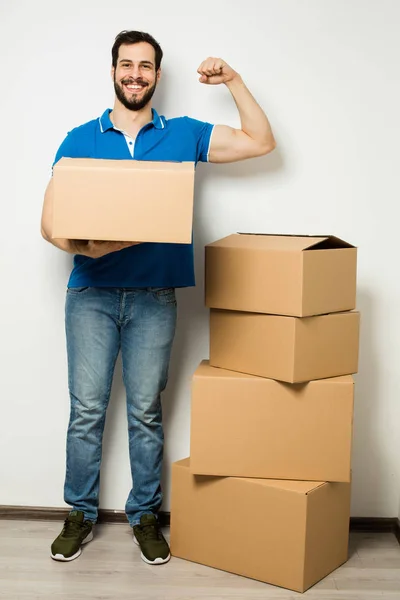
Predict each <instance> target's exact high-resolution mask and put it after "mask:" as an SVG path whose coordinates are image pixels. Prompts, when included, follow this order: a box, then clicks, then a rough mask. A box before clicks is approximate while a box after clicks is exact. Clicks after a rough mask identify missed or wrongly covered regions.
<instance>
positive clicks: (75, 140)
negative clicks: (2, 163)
mask: <svg viewBox="0 0 400 600" xmlns="http://www.w3.org/2000/svg"><path fill="white" fill-rule="evenodd" d="M110 112H111V110H110V109H107V110H106V111H105V112H104V113H103V115H102V116H101V117H100V118H99V119H95V120H93V121H89V123H85V124H84V125H81V126H80V127H77V128H75V129H73V130H72V131H70V132H69V133H68V135H67V137H66V138H65V140H64V141H63V143H62V144H61V146H60V148H59V149H58V152H57V154H56V157H55V160H54V163H53V164H55V163H56V162H58V161H59V160H60V158H63V157H69V158H105V159H114V160H122V159H125V160H127V159H128V160H129V159H131V160H154V161H158V160H165V161H193V162H195V164H197V163H198V162H199V161H202V162H207V161H208V153H209V148H210V140H211V133H212V130H213V125H211V124H210V123H204V122H202V121H197V120H195V119H191V118H189V117H179V118H176V119H166V118H165V117H163V116H159V115H158V114H157V112H156V111H155V110H153V120H152V121H151V123H148V124H147V125H145V126H144V127H142V129H141V130H140V131H139V133H138V135H137V137H136V140H135V141H134V142H133V141H132V140H130V141H129V138H126V137H125V135H124V134H123V133H122V132H121V131H119V130H117V129H115V128H114V126H113V124H112V122H111V120H110V116H109V115H110ZM132 146H133V148H132ZM193 285H195V277H194V260H193V241H192V243H191V244H164V243H157V244H156V243H148V242H146V243H142V244H139V245H137V246H131V247H130V248H124V250H120V251H118V252H112V253H111V254H107V255H106V256H103V257H101V258H89V257H86V256H81V255H76V256H74V267H73V270H72V273H71V276H70V278H69V282H68V287H86V286H89V287H122V288H132V287H135V288H145V287H188V286H193Z"/></svg>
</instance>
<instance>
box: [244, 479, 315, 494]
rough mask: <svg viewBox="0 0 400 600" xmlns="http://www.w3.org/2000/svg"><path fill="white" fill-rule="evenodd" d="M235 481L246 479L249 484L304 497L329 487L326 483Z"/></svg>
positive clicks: (276, 480) (285, 480) (275, 480)
mask: <svg viewBox="0 0 400 600" xmlns="http://www.w3.org/2000/svg"><path fill="white" fill-rule="evenodd" d="M235 479H244V480H245V481H247V482H249V483H254V484H257V485H262V486H265V487H273V488H278V489H280V490H284V491H287V492H294V493H296V494H302V495H304V496H306V495H307V494H309V493H310V492H313V491H314V490H316V489H317V488H320V487H321V486H323V485H327V483H326V482H324V481H292V480H291V479H257V478H249V477H236V478H235Z"/></svg>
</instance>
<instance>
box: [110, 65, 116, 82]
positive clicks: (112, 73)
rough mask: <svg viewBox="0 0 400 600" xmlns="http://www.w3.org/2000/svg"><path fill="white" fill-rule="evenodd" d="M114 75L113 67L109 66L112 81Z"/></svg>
mask: <svg viewBox="0 0 400 600" xmlns="http://www.w3.org/2000/svg"><path fill="white" fill-rule="evenodd" d="M114 75H115V69H114V67H111V79H112V81H114Z"/></svg>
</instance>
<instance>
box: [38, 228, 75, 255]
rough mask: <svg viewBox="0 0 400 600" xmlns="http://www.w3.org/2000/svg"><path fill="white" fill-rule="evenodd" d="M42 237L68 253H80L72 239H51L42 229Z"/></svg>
mask: <svg viewBox="0 0 400 600" xmlns="http://www.w3.org/2000/svg"><path fill="white" fill-rule="evenodd" d="M42 237H43V238H44V239H45V240H46V242H49V243H50V244H52V245H53V246H55V247H56V248H59V249H60V250H63V251H64V252H68V254H81V253H82V252H81V251H80V250H79V248H78V245H77V243H76V242H74V241H73V240H63V239H53V238H52V237H50V236H49V235H48V234H47V233H46V232H45V231H44V230H43V229H42Z"/></svg>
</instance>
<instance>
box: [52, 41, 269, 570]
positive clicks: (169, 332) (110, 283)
mask: <svg viewBox="0 0 400 600" xmlns="http://www.w3.org/2000/svg"><path fill="white" fill-rule="evenodd" d="M161 60H162V50H161V48H160V46H159V44H158V43H157V42H156V41H155V40H154V38H153V37H152V36H150V35H149V34H146V33H142V32H137V31H123V32H121V33H120V34H119V35H118V36H117V37H116V39H115V43H114V45H113V48H112V70H111V74H112V78H113V82H114V88H115V103H114V108H113V109H112V110H109V109H108V110H106V111H105V112H104V113H103V115H102V116H101V117H100V118H99V119H96V120H93V121H90V122H89V123H86V124H84V125H82V126H80V127H77V128H76V129H73V130H72V131H71V132H70V133H69V134H68V135H67V137H66V138H65V140H64V141H63V143H62V144H61V146H60V148H59V150H58V152H57V155H56V158H55V161H54V162H57V161H58V160H59V159H60V158H61V157H64V156H65V157H72V158H86V157H91V158H103V159H129V158H133V159H135V160H154V161H157V160H166V161H194V162H196V163H197V162H198V161H209V162H219V163H224V162H232V161H238V160H242V159H246V158H251V157H255V156H261V155H264V154H267V153H268V152H270V151H271V150H273V148H274V147H275V141H274V137H273V134H272V131H271V127H270V124H269V122H268V119H267V117H266V116H265V114H264V112H263V111H262V109H261V108H260V107H259V105H258V104H257V103H256V101H255V100H254V98H253V97H252V95H251V94H250V92H249V90H248V89H247V88H246V86H245V84H244V83H243V81H242V79H241V77H240V75H239V74H238V73H236V72H235V71H234V70H233V69H232V68H231V67H230V66H229V65H228V64H226V62H224V61H223V60H221V59H219V58H208V59H207V60H205V61H204V62H203V63H202V64H201V65H200V67H199V69H198V73H199V74H200V79H199V80H200V82H201V83H203V84H209V85H218V84H222V83H224V84H225V85H226V86H227V87H228V89H229V90H230V92H231V94H232V96H233V99H234V101H235V102H236V105H237V108H238V111H239V115H240V119H241V129H233V128H231V127H227V126H225V125H215V126H213V125H211V124H209V123H204V122H200V121H197V120H194V119H190V118H188V117H182V118H178V119H170V120H168V119H166V118H165V117H163V116H159V115H158V114H157V113H156V111H155V110H153V109H152V97H153V94H154V91H155V89H156V86H157V83H158V82H159V80H160V76H161V68H160V65H161ZM143 200H144V201H145V199H143ZM51 218H52V181H50V183H49V185H48V188H47V190H46V194H45V200H44V205H43V214H42V235H43V237H44V238H45V239H46V240H47V241H49V242H50V243H52V244H53V245H54V246H56V247H57V248H60V249H61V250H64V251H65V252H69V253H72V254H74V255H75V256H74V268H73V270H72V273H71V276H70V279H69V283H68V290H67V298H66V313H65V315H66V316H65V321H66V337H67V355H68V383H69V393H70V399H71V415H70V421H69V427H68V433H67V468H66V479H65V488H64V499H65V502H66V503H67V504H69V505H70V506H71V507H72V510H71V512H70V514H69V516H68V518H67V519H66V521H65V524H64V527H63V529H62V532H61V534H60V535H59V536H58V537H57V538H56V540H55V541H54V542H53V544H52V547H51V556H52V558H54V559H55V560H61V561H70V560H73V559H74V558H77V557H78V556H79V555H80V553H81V546H82V544H84V543H86V542H88V541H90V540H91V539H92V537H93V533H92V528H93V524H94V523H95V522H96V519H97V511H98V497H99V477H100V475H99V474H100V462H101V452H102V437H103V430H104V423H105V417H106V409H107V405H108V401H109V396H110V389H111V382H112V378H113V372H114V366H115V361H116V358H117V355H118V353H119V351H120V350H121V354H122V364H123V378H124V384H125V388H126V395H127V412H128V430H129V452H130V462H131V472H132V484H133V487H132V490H131V492H130V494H129V497H128V499H127V502H126V507H125V509H126V515H127V518H128V521H129V523H130V525H131V526H132V528H133V532H134V541H135V542H136V543H138V544H139V546H140V548H141V556H142V558H143V560H144V561H145V562H147V563H149V564H159V563H164V562H167V561H168V560H169V558H170V553H169V548H168V544H167V542H166V540H165V539H164V537H163V535H162V533H161V531H160V528H159V524H158V520H157V512H158V510H159V508H160V506H161V502H162V491H161V486H160V478H161V466H162V457H163V428H162V416H161V401H160V395H161V393H162V391H163V390H164V388H165V386H166V383H167V377H168V366H169V360H170V353H171V347H172V342H173V339H174V333H175V324H176V311H177V307H176V298H175V288H177V287H186V286H192V285H194V267H193V245H192V244H188V245H185V244H150V243H142V244H140V243H134V242H132V243H118V242H97V241H89V242H86V243H85V242H77V241H72V240H61V239H57V240H54V239H52V238H51Z"/></svg>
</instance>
